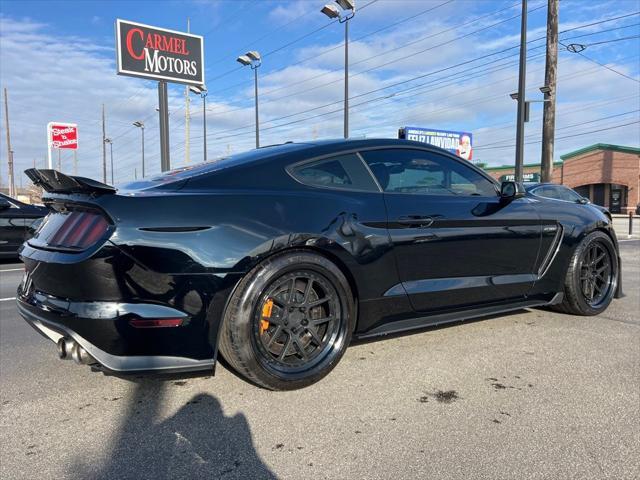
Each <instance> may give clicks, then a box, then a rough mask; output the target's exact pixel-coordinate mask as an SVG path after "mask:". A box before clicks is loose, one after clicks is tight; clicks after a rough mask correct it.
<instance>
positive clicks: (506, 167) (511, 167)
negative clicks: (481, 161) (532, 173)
mask: <svg viewBox="0 0 640 480" xmlns="http://www.w3.org/2000/svg"><path fill="white" fill-rule="evenodd" d="M560 165H562V162H553V166H554V167H559V166H560ZM540 166H541V164H540V163H526V164H524V165H523V166H522V168H534V167H540ZM515 169H516V167H515V166H514V165H500V166H499V167H484V168H483V170H485V171H487V172H493V171H497V170H515Z"/></svg>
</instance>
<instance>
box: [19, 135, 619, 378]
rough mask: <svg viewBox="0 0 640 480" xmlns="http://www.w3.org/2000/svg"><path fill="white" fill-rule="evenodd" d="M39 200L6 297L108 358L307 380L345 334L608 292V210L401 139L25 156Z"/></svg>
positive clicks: (63, 353) (62, 346) (67, 341)
mask: <svg viewBox="0 0 640 480" xmlns="http://www.w3.org/2000/svg"><path fill="white" fill-rule="evenodd" d="M27 174H28V175H29V177H30V178H31V179H32V180H33V181H34V182H35V183H36V184H38V185H40V186H42V187H43V188H44V189H45V190H46V191H47V194H46V195H45V201H46V203H47V205H49V206H50V207H51V208H52V209H53V210H52V212H51V213H50V214H49V215H48V217H47V218H46V220H45V222H44V223H43V225H42V226H41V227H40V229H39V230H38V232H37V233H36V235H35V236H34V237H33V238H32V239H31V240H29V241H28V242H26V243H25V244H24V246H23V247H22V250H21V256H22V258H23V260H24V262H25V267H26V271H25V277H24V280H23V282H22V284H21V285H20V287H19V289H18V300H17V302H18V308H19V310H20V312H21V314H22V315H23V316H24V318H25V319H26V320H27V321H28V322H29V323H31V324H32V325H33V326H34V327H35V328H36V329H37V330H39V331H40V332H42V333H43V334H44V335H46V336H47V337H49V338H50V339H51V340H53V341H54V342H56V343H57V346H58V352H59V355H60V357H61V358H68V357H72V358H73V359H74V360H76V361H77V362H78V363H84V364H90V365H93V366H94V367H95V368H98V369H102V370H104V371H110V372H119V373H124V372H133V371H138V372H139V371H174V372H175V371H188V370H198V369H210V368H212V367H213V366H214V364H215V360H216V356H217V353H218V349H219V350H220V352H221V353H222V355H223V356H224V357H225V359H226V360H227V362H228V363H229V364H230V365H231V366H232V367H233V368H234V369H236V370H237V371H238V372H239V373H240V374H242V375H244V376H245V377H246V378H248V379H249V380H251V381H253V382H255V383H256V384H259V385H261V386H263V387H266V388H270V389H294V388H300V387H304V386H306V385H309V384H311V383H313V382H316V381H318V380H319V379H320V378H322V377H323V376H324V375H326V374H327V373H328V372H329V371H330V370H331V369H332V368H333V367H334V366H335V365H336V364H337V363H338V361H339V360H340V358H341V356H342V355H343V353H344V351H345V349H346V347H347V345H348V344H349V342H350V340H351V339H352V338H353V337H359V338H362V337H369V336H375V335H384V334H387V333H390V332H398V331H403V330H409V329H413V328H418V327H423V326H426V325H434V324H439V323H444V322H451V321H458V320H464V319H469V318H472V317H478V316H484V315H489V314H496V313H499V312H506V311H509V310H515V309H520V308H523V307H534V306H542V305H553V306H555V307H556V308H560V309H562V310H563V311H565V312H567V313H572V314H578V315H596V314H598V313H600V312H602V311H604V310H605V309H606V308H607V306H608V305H609V304H610V302H611V301H612V298H613V297H614V296H616V295H617V294H618V295H619V294H620V262H619V257H618V248H617V241H616V237H615V234H614V232H613V229H612V226H611V223H610V221H609V219H608V218H607V217H606V216H605V215H604V214H603V213H602V212H600V211H598V210H597V209H596V208H585V206H584V205H578V204H575V205H574V204H569V203H566V202H557V201H552V200H545V199H544V198H540V197H537V196H532V195H529V194H527V193H525V191H524V190H523V188H522V186H521V185H519V184H516V183H513V182H505V183H503V184H502V185H501V186H499V185H497V184H496V183H495V182H494V181H493V180H492V179H491V178H490V177H488V176H487V175H486V174H485V173H484V172H483V171H482V170H480V169H478V168H476V167H474V166H473V165H471V164H470V163H469V162H467V161H464V160H461V159H459V158H457V157H455V156H453V155H450V154H448V153H447V152H445V151H444V150H440V149H438V148H435V147H430V146H427V145H424V144H422V143H413V142H409V141H405V140H354V141H329V142H314V143H298V144H285V145H280V146H272V147H266V148H261V149H258V150H254V151H251V152H248V153H244V154H240V155H235V156H232V157H229V158H227V159H223V160H220V161H217V162H213V163H206V164H201V165H198V166H194V167H190V168H185V169H181V170H175V171H172V172H169V173H166V174H162V175H160V176H158V177H155V178H151V179H149V180H144V181H139V182H135V183H132V184H129V185H127V186H126V187H125V188H123V189H121V190H118V191H116V190H115V189H114V188H113V187H111V186H108V185H104V184H102V183H99V182H95V181H92V180H89V179H86V178H81V177H69V176H65V175H63V174H60V173H58V172H56V171H53V170H28V171H27Z"/></svg>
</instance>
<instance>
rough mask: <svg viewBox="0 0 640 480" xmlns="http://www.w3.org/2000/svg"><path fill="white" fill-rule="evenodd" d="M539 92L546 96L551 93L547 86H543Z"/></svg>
mask: <svg viewBox="0 0 640 480" xmlns="http://www.w3.org/2000/svg"><path fill="white" fill-rule="evenodd" d="M540 91H541V92H542V93H544V94H545V95H547V94H549V93H551V87H549V85H545V86H544V87H540Z"/></svg>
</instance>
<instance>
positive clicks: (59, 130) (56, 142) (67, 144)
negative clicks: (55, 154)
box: [47, 122, 78, 150]
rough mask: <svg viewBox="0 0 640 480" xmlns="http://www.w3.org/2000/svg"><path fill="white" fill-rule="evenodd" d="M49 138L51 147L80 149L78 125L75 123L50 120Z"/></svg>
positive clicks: (48, 126)
mask: <svg viewBox="0 0 640 480" xmlns="http://www.w3.org/2000/svg"><path fill="white" fill-rule="evenodd" d="M47 139H48V142H49V147H50V148H60V149H71V150H77V149H78V125H77V124H75V123H62V122H49V123H48V124H47Z"/></svg>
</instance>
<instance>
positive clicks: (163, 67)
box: [116, 19, 204, 85]
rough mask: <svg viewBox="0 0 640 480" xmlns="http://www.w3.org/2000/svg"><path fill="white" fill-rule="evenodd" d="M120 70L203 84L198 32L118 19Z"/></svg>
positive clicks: (121, 71) (149, 76)
mask: <svg viewBox="0 0 640 480" xmlns="http://www.w3.org/2000/svg"><path fill="white" fill-rule="evenodd" d="M116 51H117V57H118V74H121V75H131V76H134V77H142V78H148V79H154V80H167V81H169V82H178V83H186V84H189V85H204V59H203V39H202V37H201V36H199V35H192V34H190V33H183V32H176V31H173V30H166V29H162V28H156V27H151V26H149V25H143V24H140V23H134V22H128V21H125V20H119V19H118V20H116Z"/></svg>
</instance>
